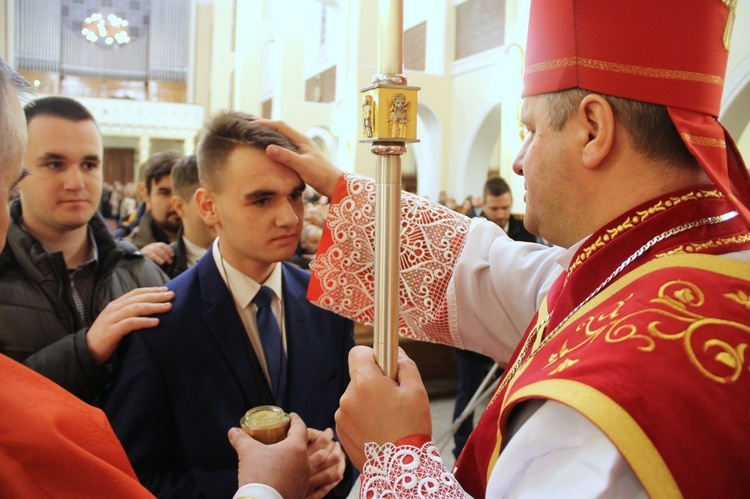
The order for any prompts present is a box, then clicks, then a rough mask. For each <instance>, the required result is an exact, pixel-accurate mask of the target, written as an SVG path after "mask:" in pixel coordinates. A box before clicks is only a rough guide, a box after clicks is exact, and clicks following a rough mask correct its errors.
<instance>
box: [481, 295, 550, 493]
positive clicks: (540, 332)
mask: <svg viewBox="0 0 750 499" xmlns="http://www.w3.org/2000/svg"><path fill="white" fill-rule="evenodd" d="M548 314H549V312H548V310H547V297H546V296H545V297H544V299H543V300H542V304H541V305H540V306H539V311H538V312H537V316H536V317H537V318H536V323H535V324H534V330H533V331H534V332H533V333H531V334H536V336H537V337H536V338H535V339H534V348H532V350H531V351H532V352H533V351H534V350H535V349H536V348H537V347H538V346H539V343H540V342H541V341H542V338H543V337H544V330H545V328H544V327H541V328H540V325H541V324H542V321H544V320H545V318H546V317H547V315H548ZM529 358H530V357H529ZM527 364H528V363H527V362H524V363H523V364H522V365H521V366H520V368H519V370H518V372H517V373H507V374H508V375H509V376H512V378H511V379H510V380H508V389H507V390H506V391H505V396H506V397H507V395H508V393H510V387H511V386H513V382H514V381H515V380H517V379H518V374H520V373H521V372H523V370H524V367H525V366H526V365H527ZM506 369H507V368H506ZM501 391H502V390H496V391H495V393H493V394H492V398H491V399H490V401H489V403H488V404H487V407H489V406H491V405H492V403H493V402H494V401H495V398H496V397H497V396H498V395H499V394H500V392H501ZM502 404H503V407H504V406H505V401H503V402H502ZM500 414H502V411H500ZM497 423H498V425H497V437H496V439H495V449H494V450H493V452H492V457H491V458H490V462H489V464H488V466H487V481H488V482H489V479H490V474H491V473H492V469H493V468H494V467H495V463H496V462H497V460H498V459H499V458H500V450H501V449H502V447H503V435H502V433H501V432H500V421H498V422H497Z"/></svg>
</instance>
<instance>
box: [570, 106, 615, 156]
mask: <svg viewBox="0 0 750 499" xmlns="http://www.w3.org/2000/svg"><path fill="white" fill-rule="evenodd" d="M578 112H579V118H580V123H581V126H583V127H584V130H583V131H584V132H585V133H586V134H587V135H588V137H587V138H586V139H585V140H584V144H583V148H582V151H581V153H582V158H581V159H582V160H583V164H584V165H585V166H586V168H597V167H598V166H599V165H600V164H601V163H602V162H603V161H604V159H605V158H606V157H607V155H608V154H609V153H610V152H611V150H612V145H613V144H614V140H615V116H614V112H613V111H612V106H610V105H609V102H607V99H605V98H604V97H602V96H601V95H598V94H589V95H587V96H586V97H584V98H583V100H582V101H581V104H580V105H579V107H578Z"/></svg>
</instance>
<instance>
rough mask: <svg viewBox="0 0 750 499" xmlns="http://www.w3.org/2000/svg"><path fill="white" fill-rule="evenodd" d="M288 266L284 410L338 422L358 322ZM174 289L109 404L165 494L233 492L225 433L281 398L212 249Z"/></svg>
mask: <svg viewBox="0 0 750 499" xmlns="http://www.w3.org/2000/svg"><path fill="white" fill-rule="evenodd" d="M281 265H283V294H284V310H285V316H286V317H285V327H286V338H287V355H288V371H287V376H288V378H287V399H286V400H287V403H286V404H284V409H285V410H286V411H287V412H296V413H298V414H299V415H300V416H301V417H302V419H303V420H304V421H305V423H306V424H307V426H308V427H311V428H317V429H324V428H326V427H331V428H335V423H334V417H333V416H334V413H335V411H336V409H337V408H338V405H339V398H340V397H341V395H342V394H343V392H344V390H345V388H346V386H347V384H348V382H349V371H348V365H347V356H348V352H349V350H350V349H351V347H352V346H353V345H354V337H353V323H352V322H351V321H349V320H347V319H344V318H342V317H339V316H337V315H335V314H332V313H330V312H327V311H324V310H322V309H320V308H318V307H316V306H314V305H312V304H311V303H310V302H309V301H308V300H307V299H306V297H305V293H306V290H307V285H308V282H309V279H310V274H309V273H308V272H307V271H304V270H300V269H298V268H295V267H294V266H292V265H290V264H288V263H285V262H284V263H282V264H281ZM168 287H169V288H170V289H172V290H173V291H174V293H175V298H174V301H173V303H172V310H171V311H170V312H168V313H166V314H163V315H161V316H159V320H160V322H159V325H158V326H157V327H156V328H154V329H145V330H142V331H137V332H134V333H133V334H131V335H130V337H129V338H128V339H127V340H126V341H124V342H123V344H122V347H121V352H120V357H119V365H118V367H117V369H116V373H115V377H114V379H113V381H112V383H111V384H110V386H109V387H108V388H107V389H106V390H105V392H104V393H103V395H102V408H103V409H104V411H105V412H106V413H107V416H108V417H109V419H110V422H111V423H112V427H113V428H114V430H115V433H116V434H117V436H118V437H119V438H120V440H121V442H122V444H123V446H124V447H125V451H126V452H127V454H128V457H129V458H130V460H131V462H132V464H133V467H134V469H135V471H136V473H137V475H138V477H139V479H140V480H141V482H142V483H143V484H144V485H145V486H146V487H147V488H148V489H149V490H151V491H152V492H153V493H154V494H156V495H157V496H158V497H180V498H188V497H207V498H230V497H232V495H233V494H234V493H235V491H236V489H237V454H236V453H235V451H234V449H232V446H231V445H230V443H229V440H228V439H227V431H228V430H229V428H231V427H233V426H239V420H240V418H241V417H242V416H243V414H244V413H245V411H247V410H248V409H250V408H251V407H255V406H258V405H264V404H274V400H273V396H272V394H271V390H270V388H269V386H268V383H267V381H266V378H265V375H264V374H263V370H262V368H261V365H260V363H259V361H258V359H257V357H256V355H255V353H254V351H253V348H252V346H251V344H250V340H249V338H248V336H247V333H246V332H245V328H244V326H243V324H242V320H241V319H240V317H239V314H238V313H237V310H236V308H235V305H234V300H233V298H232V296H231V295H230V293H229V290H228V289H227V287H226V285H225V284H224V281H223V280H222V278H221V275H220V274H219V271H218V269H217V268H216V264H215V263H214V259H213V256H212V254H211V251H209V252H208V253H206V255H205V257H204V258H202V259H201V260H200V261H199V262H198V263H197V264H196V265H195V266H193V267H192V268H190V269H188V271H186V272H185V273H183V274H181V275H180V276H178V277H177V278H175V279H174V280H172V281H170V282H169V284H168ZM350 467H351V465H350V464H349V465H348V468H350ZM347 475H351V473H347ZM349 478H351V477H349ZM351 481H353V478H351ZM342 485H344V484H342ZM348 486H349V487H350V486H351V484H349V485H348ZM337 489H339V487H337ZM347 491H348V489H347ZM345 496H346V494H344V495H343V497H345Z"/></svg>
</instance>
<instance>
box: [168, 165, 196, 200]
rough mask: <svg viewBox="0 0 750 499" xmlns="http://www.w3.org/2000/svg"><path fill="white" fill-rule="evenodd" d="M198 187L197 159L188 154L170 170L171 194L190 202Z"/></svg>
mask: <svg viewBox="0 0 750 499" xmlns="http://www.w3.org/2000/svg"><path fill="white" fill-rule="evenodd" d="M198 187H200V179H199V178H198V158H197V157H196V156H195V154H189V155H187V156H185V157H184V158H182V159H181V160H180V162H179V163H177V164H176V165H175V167H174V168H173V169H172V192H173V193H174V194H175V195H177V196H180V197H181V198H182V199H184V200H185V201H187V202H190V200H191V199H193V194H195V191H196V189H198Z"/></svg>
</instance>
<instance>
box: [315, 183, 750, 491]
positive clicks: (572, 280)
mask: <svg viewBox="0 0 750 499" xmlns="http://www.w3.org/2000/svg"><path fill="white" fill-rule="evenodd" d="M371 187H372V186H371V185H369V184H368V182H367V181H363V180H361V179H357V178H356V177H354V176H350V175H347V176H345V180H344V181H341V182H339V185H338V187H337V192H336V194H335V195H334V197H333V201H334V203H336V204H335V205H334V206H332V209H331V210H330V212H329V220H328V222H327V223H328V229H327V233H326V234H325V235H324V239H323V242H322V243H321V248H320V249H319V257H318V258H317V259H316V267H315V270H314V276H315V277H316V278H317V279H318V281H317V282H315V284H314V285H313V286H311V288H310V289H311V291H310V298H311V299H313V300H317V301H318V302H319V303H322V304H324V305H325V304H329V305H330V304H335V308H334V310H335V311H337V312H338V313H343V314H344V315H348V316H350V317H352V318H355V319H357V320H365V321H366V320H367V317H368V316H369V315H368V314H369V313H370V308H369V307H366V306H364V303H365V301H364V300H363V298H362V296H359V297H354V298H353V295H352V292H351V289H350V288H351V287H356V286H360V288H359V291H358V292H359V293H361V294H362V295H366V294H368V293H369V294H370V296H371V291H372V282H371V279H370V278H369V277H368V273H371V272H372V268H371V267H370V268H367V267H366V266H365V265H364V261H365V260H366V259H367V257H368V254H369V252H370V251H371V248H370V249H366V247H367V245H368V244H369V245H370V246H371V245H372V241H371V240H370V241H369V242H368V243H365V241H362V240H360V238H359V237H357V238H356V239H357V242H356V244H357V245H358V246H359V248H360V251H359V255H352V252H351V251H350V249H351V248H348V245H350V244H355V243H354V241H353V240H352V238H351V236H355V235H360V236H363V237H364V238H365V239H369V235H370V232H369V229H368V227H369V222H368V221H367V217H363V214H366V213H368V209H367V207H366V206H364V205H363V204H367V203H370V202H371V201H372V198H373V196H374V195H373V194H372V189H371ZM431 212H434V213H435V215H434V216H433V215H431ZM402 217H403V219H406V220H409V221H410V223H407V224H402V226H403V227H404V228H405V230H404V231H403V232H402V243H404V244H403V246H405V247H407V248H419V251H420V253H421V254H420V255H417V256H414V255H411V256H410V257H409V258H406V259H402V262H403V261H405V262H406V263H407V265H406V266H405V267H406V268H404V265H402V269H403V270H404V273H405V275H406V277H405V278H406V279H407V280H411V281H412V282H407V283H406V286H404V282H402V289H401V290H400V300H401V306H402V317H401V325H402V332H403V333H405V334H406V335H408V336H411V337H416V338H419V339H429V340H432V341H439V342H449V340H450V338H451V337H452V332H451V331H450V324H451V321H450V320H449V319H446V318H445V316H446V315H450V313H449V311H448V308H449V305H448V300H446V299H444V297H441V293H443V292H444V291H445V290H446V289H447V288H448V286H447V284H446V282H445V281H449V280H450V278H451V272H452V264H453V263H455V260H456V259H457V258H458V256H459V254H460V251H461V249H462V247H463V240H464V239H465V237H466V234H467V232H468V225H467V224H466V221H465V220H464V219H462V218H461V217H459V216H458V215H455V216H452V217H451V216H447V215H446V213H444V212H443V211H442V210H436V208H435V205H433V204H429V203H427V202H426V201H422V200H419V199H416V198H415V197H410V196H408V195H405V197H404V198H403V202H402ZM354 226H356V227H354ZM417 226H419V227H417ZM358 231H363V232H362V233H359V232H358ZM409 231H411V233H412V234H411V236H409V235H408V234H405V233H407V232H409ZM420 232H421V233H422V234H424V235H425V237H424V238H425V240H429V244H421V245H420V244H417V243H416V240H415V237H413V235H414V233H420ZM347 234H348V236H347ZM441 241H442V242H443V243H444V244H442V243H441ZM435 248H443V249H444V253H445V255H444V256H445V258H444V259H443V260H440V261H438V262H434V264H435V265H439V266H440V269H441V270H442V268H443V267H445V272H439V275H440V276H441V277H440V278H439V279H433V280H432V281H431V282H430V283H429V285H428V286H426V287H427V288H429V291H428V292H427V294H428V295H429V297H430V299H425V296H419V297H418V299H417V298H415V297H414V296H413V295H412V294H410V293H408V292H405V289H407V290H409V289H413V288H415V283H414V282H413V281H414V280H416V279H417V278H418V276H419V275H420V272H421V271H420V270H419V269H420V261H421V259H422V258H424V259H427V260H429V259H430V258H433V256H434V254H433V253H434V252H435V251H436V250H435ZM748 248H750V234H748V230H747V228H746V227H745V225H744V223H743V222H742V220H741V219H740V218H739V217H737V216H736V211H735V210H734V207H733V205H732V204H731V203H730V202H728V201H727V200H726V199H725V197H724V196H723V194H722V193H721V192H720V191H718V190H717V189H711V188H703V189H688V190H685V191H680V192H676V193H672V194H670V195H667V196H664V197H662V198H659V199H655V200H652V201H650V202H648V203H645V204H644V205H641V206H639V207H636V208H635V209H633V210H631V211H630V212H628V213H626V214H624V215H622V216H620V217H618V218H617V219H615V220H614V221H612V222H611V223H610V224H607V226H605V227H604V228H602V229H601V230H600V231H598V232H597V233H596V234H594V235H592V236H591V237H589V238H588V239H587V241H586V242H585V243H584V244H583V245H582V246H581V247H580V249H579V250H578V252H577V254H576V256H575V257H574V259H573V261H572V263H571V265H570V266H569V268H568V272H567V273H564V274H563V275H562V276H561V277H560V278H559V279H558V281H556V283H555V285H554V286H553V288H552V289H551V291H550V293H549V294H548V296H547V300H546V302H545V304H544V305H543V306H542V307H541V308H540V311H539V313H538V314H537V318H536V320H535V321H533V323H532V325H531V326H530V327H529V329H528V330H527V332H526V335H525V336H524V338H523V339H522V340H521V343H520V345H519V347H518V348H517V350H516V353H515V354H514V357H513V358H511V362H510V363H509V364H508V366H509V367H508V369H506V375H505V376H504V378H503V379H502V380H501V382H500V385H499V390H498V391H497V392H496V394H495V396H494V397H493V399H492V401H491V403H490V404H489V406H488V408H487V410H486V411H485V413H484V414H483V416H482V418H481V419H480V421H479V423H478V425H477V428H476V429H475V431H474V433H472V436H471V437H470V439H469V442H467V446H466V448H465V449H464V452H463V453H462V455H461V456H460V458H459V461H458V463H457V468H458V469H457V471H456V474H455V477H456V478H457V479H458V482H459V483H460V484H461V486H462V487H463V489H464V490H465V491H466V492H468V493H469V494H470V495H471V496H472V497H475V498H480V497H484V493H485V488H486V485H487V480H488V478H489V475H490V473H491V471H492V467H493V465H494V463H495V461H496V460H497V457H498V455H499V453H500V452H501V451H502V447H503V439H504V438H507V434H506V425H507V423H508V419H509V417H510V415H511V413H512V411H513V409H514V408H515V407H517V406H518V404H520V403H522V402H523V401H526V400H530V399H544V400H556V401H559V402H561V403H563V404H566V405H569V406H570V407H572V408H574V409H576V410H577V411H579V412H580V413H581V414H583V415H584V416H586V417H587V418H588V419H589V420H590V421H592V422H593V423H594V424H595V425H597V426H598V427H599V428H600V429H601V430H602V431H603V432H604V433H605V434H606V435H607V436H608V437H609V438H610V439H611V440H612V442H613V443H614V445H615V446H616V447H617V448H618V450H619V451H620V452H621V454H622V455H623V457H624V459H625V460H626V461H627V462H628V464H629V465H630V467H631V469H632V470H633V472H634V474H635V475H636V476H637V478H638V479H639V481H640V482H641V484H642V485H643V487H644V489H645V490H646V492H647V493H648V494H650V495H651V496H654V497H676V496H680V495H684V496H694V497H705V496H707V495H716V494H718V495H721V496H726V497H730V496H739V495H741V493H742V492H743V491H744V489H745V484H744V483H743V482H742V481H741V480H739V479H738V478H739V477H740V475H741V474H742V473H740V475H738V473H737V470H738V469H750V456H748V455H747V452H746V449H747V448H748V446H749V445H750V432H747V431H746V428H745V426H746V425H745V423H746V420H747V417H746V413H747V409H746V408H747V406H748V404H749V403H750V377H749V376H748V373H747V370H748V367H747V363H746V361H745V358H746V348H747V343H748V338H750V264H748V263H746V262H742V261H738V260H734V259H731V258H720V257H717V256H715V255H719V254H725V253H731V252H735V251H741V250H747V249H748ZM407 251H408V249H407ZM415 269H416V270H415ZM321 279H322V280H321ZM403 279H404V276H403V275H402V281H403ZM421 303H429V304H430V307H426V308H425V307H422V308H421V312H418V311H417V310H419V309H420V307H419V305H420V304H421ZM403 312H406V314H404V313H403ZM709 422H710V424H709ZM676 428H678V429H679V430H675V429H676ZM397 450H398V447H396V451H393V449H391V450H389V451H388V452H391V451H393V452H397ZM375 451H376V452H381V454H380V458H376V461H377V459H382V458H383V456H382V450H380V451H378V450H377V449H375ZM370 455H371V456H372V455H373V454H372V453H371V454H370ZM424 461H425V462H426V463H428V464H429V463H430V462H431V464H429V466H430V471H429V472H427V471H426V472H425V473H426V474H427V475H429V474H430V473H432V474H433V478H435V481H434V483H443V484H444V485H445V486H446V487H449V486H451V485H450V484H451V483H454V482H451V480H450V479H448V478H447V477H446V474H445V473H442V472H439V469H437V468H436V467H435V466H434V465H435V462H434V461H432V460H428V459H426V460H424ZM380 464H382V463H380ZM375 468H378V469H383V466H375V465H373V466H372V467H371V469H375ZM368 469H370V468H368V466H365V470H364V473H363V475H364V476H363V481H364V482H368V478H369V477H368V476H367V473H368ZM436 470H437V471H436ZM435 473H438V475H439V476H435V475H434V474H435ZM419 476H426V475H424V474H423V475H419ZM382 478H383V477H378V480H375V481H370V482H369V483H373V482H377V484H378V485H377V487H383V489H382V491H385V490H387V488H388V487H389V486H390V487H394V488H396V485H394V484H396V482H397V481H398V480H399V477H396V476H393V477H390V478H391V479H392V480H391V482H390V484H389V483H388V481H387V480H383V479H382ZM446 490H447V489H446ZM390 492H393V490H390ZM455 493H456V492H455V490H454V491H452V492H447V491H446V492H444V494H445V496H444V497H459V496H458V495H455ZM449 494H452V495H449ZM438 496H439V493H438Z"/></svg>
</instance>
